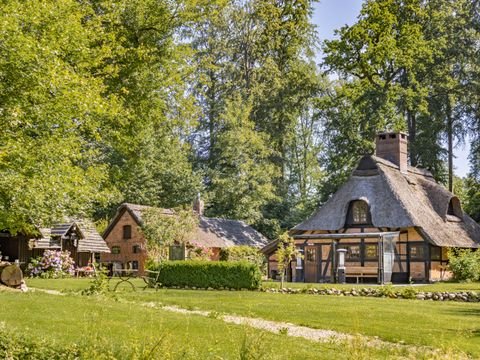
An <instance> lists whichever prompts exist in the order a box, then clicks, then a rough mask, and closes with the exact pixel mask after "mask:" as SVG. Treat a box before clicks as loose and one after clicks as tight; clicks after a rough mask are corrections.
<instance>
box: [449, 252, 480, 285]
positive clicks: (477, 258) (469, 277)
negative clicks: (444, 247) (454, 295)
mask: <svg viewBox="0 0 480 360" xmlns="http://www.w3.org/2000/svg"><path fill="white" fill-rule="evenodd" d="M448 267H449V269H450V270H451V271H452V272H453V277H454V278H455V280H458V281H478V280H480V252H478V251H472V250H467V249H449V251H448Z"/></svg>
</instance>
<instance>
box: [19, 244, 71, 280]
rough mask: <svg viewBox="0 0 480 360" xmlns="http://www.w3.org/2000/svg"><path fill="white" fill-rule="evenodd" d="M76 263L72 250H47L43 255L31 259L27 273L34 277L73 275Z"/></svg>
mask: <svg viewBox="0 0 480 360" xmlns="http://www.w3.org/2000/svg"><path fill="white" fill-rule="evenodd" d="M74 264H75V263H74V261H73V259H72V258H71V257H70V251H57V250H45V252H44V253H43V256H40V257H37V258H36V259H32V260H31V262H30V264H28V267H27V273H28V274H29V275H30V276H34V277H37V276H38V277H43V278H61V277H65V276H70V275H73V271H74Z"/></svg>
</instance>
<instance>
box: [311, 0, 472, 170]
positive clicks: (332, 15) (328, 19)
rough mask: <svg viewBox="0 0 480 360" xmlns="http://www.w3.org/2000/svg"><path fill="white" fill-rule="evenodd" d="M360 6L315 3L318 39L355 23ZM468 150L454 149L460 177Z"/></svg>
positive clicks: (357, 1)
mask: <svg viewBox="0 0 480 360" xmlns="http://www.w3.org/2000/svg"><path fill="white" fill-rule="evenodd" d="M361 6H362V0H321V2H320V3H316V4H315V5H314V8H315V10H314V14H313V22H314V23H315V25H316V26H317V32H318V36H319V38H320V40H324V39H332V38H333V37H334V30H335V29H338V28H340V27H342V26H343V25H345V24H348V25H352V24H353V23H355V20H356V18H357V15H358V14H359V12H360V8H361ZM468 152H469V146H468V143H467V145H465V146H458V147H457V148H456V149H455V150H454V153H455V156H456V159H454V166H455V173H456V174H457V175H459V176H462V177H463V176H465V175H466V174H467V173H468V168H469V165H468V159H467V157H468Z"/></svg>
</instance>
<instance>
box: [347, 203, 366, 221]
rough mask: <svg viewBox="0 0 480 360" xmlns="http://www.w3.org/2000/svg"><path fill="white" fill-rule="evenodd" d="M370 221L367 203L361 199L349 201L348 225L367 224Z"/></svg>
mask: <svg viewBox="0 0 480 360" xmlns="http://www.w3.org/2000/svg"><path fill="white" fill-rule="evenodd" d="M370 223H371V219H370V211H369V208H368V204H367V203H366V202H365V201H363V200H355V201H352V202H350V207H349V209H348V215H347V224H349V225H368V224H370Z"/></svg>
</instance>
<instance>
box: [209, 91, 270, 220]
mask: <svg viewBox="0 0 480 360" xmlns="http://www.w3.org/2000/svg"><path fill="white" fill-rule="evenodd" d="M251 111H252V106H251V103H250V102H244V101H243V100H242V98H241V97H240V96H238V95H237V96H236V97H234V98H233V99H232V100H227V101H226V109H225V112H224V113H222V114H221V115H220V119H219V121H221V122H222V128H223V131H222V132H221V133H220V134H219V135H218V136H217V140H216V143H215V146H214V148H213V149H212V151H215V152H218V153H221V156H220V157H219V159H218V160H217V161H216V165H215V166H214V167H213V168H212V169H211V171H210V176H209V178H210V181H211V187H210V192H211V193H210V196H211V198H212V200H211V202H210V203H211V208H210V210H209V211H208V214H210V215H213V216H222V217H227V218H231V219H244V220H246V221H247V222H249V223H255V222H256V221H258V220H260V219H261V218H262V212H261V210H262V208H263V206H265V204H266V203H267V202H268V201H270V200H273V199H274V198H275V195H274V188H273V185H272V182H271V179H272V178H273V177H275V176H276V171H277V169H276V168H275V166H273V165H272V164H271V163H270V161H269V157H270V156H271V155H272V151H271V150H270V148H269V146H268V145H267V144H268V137H267V136H266V135H265V133H262V132H259V131H258V130H256V129H255V124H254V123H253V122H252V121H251V120H250V116H251Z"/></svg>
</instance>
